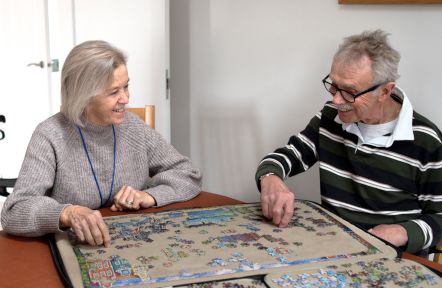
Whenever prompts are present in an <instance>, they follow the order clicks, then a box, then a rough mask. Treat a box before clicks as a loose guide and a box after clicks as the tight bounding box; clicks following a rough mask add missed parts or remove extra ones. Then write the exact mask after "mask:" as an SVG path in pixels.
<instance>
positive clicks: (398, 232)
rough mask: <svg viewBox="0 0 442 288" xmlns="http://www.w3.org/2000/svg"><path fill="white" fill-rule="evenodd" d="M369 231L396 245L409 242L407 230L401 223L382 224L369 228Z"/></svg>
mask: <svg viewBox="0 0 442 288" xmlns="http://www.w3.org/2000/svg"><path fill="white" fill-rule="evenodd" d="M368 232H369V233H371V234H373V235H375V236H377V237H379V238H381V239H384V240H385V241H387V242H389V243H391V244H393V245H394V246H396V247H400V246H404V245H405V244H407V242H408V234H407V230H405V228H404V227H403V226H401V225H399V224H381V225H378V226H375V227H373V228H372V229H369V230H368Z"/></svg>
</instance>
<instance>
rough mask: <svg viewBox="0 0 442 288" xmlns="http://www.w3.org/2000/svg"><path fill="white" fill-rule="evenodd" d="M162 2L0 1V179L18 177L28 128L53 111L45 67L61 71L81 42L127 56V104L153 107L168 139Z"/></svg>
mask: <svg viewBox="0 0 442 288" xmlns="http://www.w3.org/2000/svg"><path fill="white" fill-rule="evenodd" d="M168 5H169V1H168V0H131V1H125V0H0V35H2V40H1V42H0V43H1V45H0V57H1V59H0V60H1V61H2V62H1V63H2V64H3V65H2V68H3V69H1V70H0V71H1V72H0V79H1V80H0V81H1V83H2V85H1V86H2V90H1V93H0V115H3V116H5V118H6V122H5V123H3V122H0V130H1V132H4V133H5V138H4V139H3V140H0V177H4V178H15V177H17V175H18V172H19V169H20V167H21V163H22V161H23V157H24V155H25V151H26V147H27V145H28V142H29V139H30V137H31V135H32V132H33V130H34V129H35V127H36V126H37V124H38V123H40V122H41V121H43V120H44V119H46V118H47V117H49V116H50V115H52V114H54V113H56V112H57V111H59V107H60V93H59V91H60V89H59V87H60V83H59V82H60V72H51V71H52V67H48V63H51V62H52V61H51V59H58V60H59V65H60V69H61V67H62V65H63V63H64V59H65V58H66V55H67V53H68V52H69V51H70V49H71V48H72V47H73V46H74V45H75V44H79V43H81V42H83V41H85V40H90V39H102V40H106V41H108V42H111V43H112V44H114V45H115V46H117V47H119V48H120V49H122V50H124V51H125V52H126V53H127V54H128V68H129V77H130V78H131V87H130V92H131V99H130V106H144V105H146V104H154V105H155V106H156V130H158V131H159V132H160V133H161V134H162V135H163V136H164V137H165V138H166V139H167V140H168V141H169V142H170V102H169V99H168V95H167V90H166V80H165V75H166V70H168V67H169V42H168V39H169V31H168V29H169V26H168V21H169V14H168V13H169V6H168ZM40 62H42V67H40V66H39V65H40ZM31 63H35V64H36V65H30V66H28V64H31ZM1 132H0V134H2V133H1ZM1 136H2V135H0V137H1Z"/></svg>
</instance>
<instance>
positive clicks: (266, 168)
mask: <svg viewBox="0 0 442 288" xmlns="http://www.w3.org/2000/svg"><path fill="white" fill-rule="evenodd" d="M268 173H273V174H275V175H276V176H278V177H279V178H281V179H284V176H283V173H282V172H281V169H280V168H279V167H276V166H273V165H261V166H259V167H258V170H257V171H256V173H255V182H256V186H257V187H258V190H259V192H261V181H259V178H260V177H261V176H263V175H266V174H268Z"/></svg>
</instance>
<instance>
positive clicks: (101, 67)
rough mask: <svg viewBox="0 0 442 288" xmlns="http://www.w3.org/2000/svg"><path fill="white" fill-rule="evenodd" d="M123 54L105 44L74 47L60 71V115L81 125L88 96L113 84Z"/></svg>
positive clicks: (99, 42)
mask: <svg viewBox="0 0 442 288" xmlns="http://www.w3.org/2000/svg"><path fill="white" fill-rule="evenodd" d="M126 59H127V58H126V55H125V54H124V53H123V52H122V51H121V50H119V49H117V48H116V47H114V46H112V45H111V44H109V43H107V42H105V41H100V40H96V41H86V42H83V43H81V44H79V45H77V46H75V47H74V48H73V49H72V50H71V52H69V55H68V56H67V58H66V61H65V62H64V65H63V69H62V71H61V112H62V113H63V114H64V115H65V116H66V118H68V119H69V120H70V121H72V122H74V123H75V124H77V125H80V126H84V123H83V121H84V116H85V115H84V113H85V110H86V106H87V105H88V103H89V101H90V100H91V98H92V97H94V96H97V95H98V94H99V93H102V92H103V91H104V90H105V89H106V88H107V87H108V86H109V85H110V84H111V83H112V81H113V75H114V70H115V69H116V68H117V67H118V66H120V65H122V64H123V65H126V61H127V60H126Z"/></svg>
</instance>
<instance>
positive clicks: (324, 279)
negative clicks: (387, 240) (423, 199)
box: [178, 258, 442, 288]
mask: <svg viewBox="0 0 442 288" xmlns="http://www.w3.org/2000/svg"><path fill="white" fill-rule="evenodd" d="M178 287H179V288H268V287H271V288H289V287H290V288H298V287H299V288H310V287H324V288H325V287H328V288H329V287H353V288H363V287H367V288H369V287H370V288H373V287H385V288H390V287H391V288H393V287H395V288H401V287H414V288H419V287H442V281H441V278H440V277H439V276H438V275H436V274H434V273H433V272H432V271H430V270H429V269H427V268H426V267H424V266H422V265H420V264H419V263H416V262H413V261H410V260H406V259H398V258H396V259H387V258H380V259H378V260H370V261H363V260H361V261H356V262H349V263H340V264H337V265H329V266H324V267H323V268H315V269H308V270H303V271H291V270H287V271H280V272H276V273H270V274H267V276H265V278H264V277H259V278H243V279H230V280H225V281H224V280H221V281H211V282H205V283H197V284H190V285H185V286H178Z"/></svg>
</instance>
